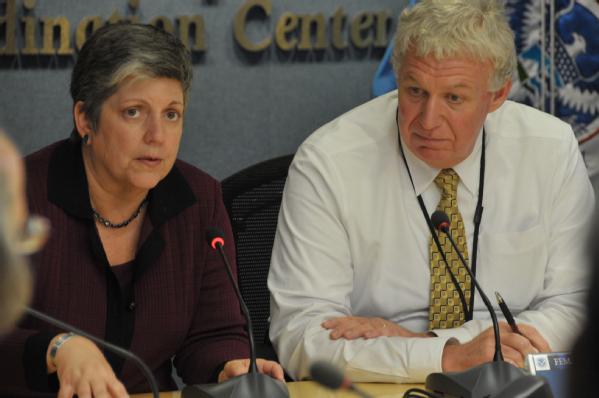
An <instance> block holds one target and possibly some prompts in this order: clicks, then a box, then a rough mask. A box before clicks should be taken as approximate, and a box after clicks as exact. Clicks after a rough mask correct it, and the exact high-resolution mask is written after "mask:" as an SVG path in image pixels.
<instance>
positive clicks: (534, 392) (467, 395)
mask: <svg viewBox="0 0 599 398" xmlns="http://www.w3.org/2000/svg"><path fill="white" fill-rule="evenodd" d="M431 222H432V224H433V226H434V227H435V229H437V230H439V231H441V232H443V233H445V235H446V236H447V239H449V241H450V242H451V245H452V246H453V248H454V250H455V251H456V253H457V254H458V257H459V259H460V261H461V262H462V264H463V265H464V268H466V271H467V272H468V275H469V276H470V278H471V280H472V282H473V283H474V286H475V287H476V289H477V290H478V293H479V294H480V297H481V299H482V300H483V303H484V304H485V306H486V307H487V310H488V311H489V314H490V315H491V321H492V323H493V332H494V335H495V355H494V357H493V362H487V363H483V364H482V365H478V366H475V367H473V368H471V369H468V370H466V371H463V372H444V373H431V374H430V375H428V376H427V378H426V388H427V389H428V390H431V391H435V392H437V393H441V394H444V395H447V396H450V397H463V398H471V397H472V398H479V397H480V398H483V397H485V398H486V397H489V398H491V397H493V398H494V397H497V398H499V397H502V398H503V397H506V398H507V397H512V398H517V397H531V398H532V397H535V398H552V397H553V395H552V394H551V391H550V390H549V387H548V385H547V383H546V382H545V381H544V380H543V379H540V378H538V377H535V376H527V375H525V373H524V372H523V371H522V370H521V369H519V368H517V367H515V366H513V365H511V364H509V363H507V362H505V361H504V360H503V355H502V353H501V338H500V334H499V323H498V322H497V316H496V314H495V310H494V309H493V306H492V305H491V302H490V301H489V298H488V297H487V295H486V294H485V292H484V291H483V289H482V288H481V287H480V285H479V284H478V282H477V280H476V278H475V276H474V275H473V274H472V271H471V270H470V267H469V266H468V264H467V262H466V260H465V259H464V257H463V256H462V253H461V252H460V250H459V249H458V247H457V245H456V243H455V241H454V240H453V238H452V236H451V233H450V232H449V226H450V222H449V217H448V216H447V214H445V213H444V212H442V211H436V212H434V213H433V214H432V216H431ZM435 242H436V240H435ZM438 250H439V251H442V250H443V248H442V247H440V245H439V247H438ZM444 264H445V266H446V268H447V269H448V270H450V266H449V264H447V263H446V262H445V263H444ZM450 272H451V270H450ZM456 289H460V286H459V285H456Z"/></svg>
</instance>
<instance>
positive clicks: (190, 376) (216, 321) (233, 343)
mask: <svg viewBox="0 0 599 398" xmlns="http://www.w3.org/2000/svg"><path fill="white" fill-rule="evenodd" d="M215 184H216V186H215V188H214V198H213V200H214V203H215V210H214V214H213V218H212V219H211V220H210V222H209V223H208V224H207V226H214V227H219V228H221V229H222V231H223V232H224V234H225V245H224V250H225V254H226V256H227V258H228V259H229V262H230V264H231V267H232V268H233V269H232V271H233V275H234V277H235V278H237V267H236V262H235V245H234V243H233V233H232V231H231V225H230V222H229V217H228V215H227V212H226V210H225V207H224V204H223V202H222V194H221V190H220V186H219V185H218V183H215ZM201 235H202V236H201V237H199V238H200V239H201V242H197V244H198V245H199V247H202V250H203V254H202V257H201V258H203V259H205V262H204V264H203V266H201V268H202V270H203V271H202V272H201V273H198V275H197V284H196V286H197V288H196V291H197V292H199V293H198V296H197V300H196V306H195V314H194V316H193V319H192V323H191V325H190V329H189V332H188V335H187V338H186V339H185V342H184V344H183V346H182V347H181V349H180V350H179V351H178V352H177V354H176V356H175V360H174V364H175V367H176V368H177V371H178V373H179V375H180V376H181V378H182V379H183V381H184V382H185V383H186V384H199V383H208V382H216V378H217V376H218V373H219V371H220V370H222V367H223V365H224V363H226V362H227V361H230V360H232V359H241V358H249V346H248V344H249V343H248V339H247V333H246V331H245V319H244V317H243V315H242V313H241V307H240V305H239V301H238V300H237V296H236V294H235V291H234V290H233V286H232V285H231V282H230V281H229V280H228V277H227V274H226V271H225V265H224V264H223V260H222V258H221V257H220V255H219V254H218V253H217V251H216V250H213V249H212V248H211V247H210V246H209V245H208V244H207V243H206V242H205V239H204V235H203V234H201ZM196 266H199V265H196Z"/></svg>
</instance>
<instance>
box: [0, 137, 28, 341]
mask: <svg viewBox="0 0 599 398" xmlns="http://www.w3.org/2000/svg"><path fill="white" fill-rule="evenodd" d="M23 179H24V170H23V163H22V160H21V157H20V155H19V153H18V151H17V149H16V148H15V146H14V145H13V144H12V143H11V142H10V140H9V139H8V137H6V135H4V133H3V132H2V131H0V333H3V332H5V331H7V329H8V328H9V327H10V326H11V325H13V324H14V323H15V322H16V321H17V319H18V317H19V316H20V315H21V312H22V308H23V305H24V304H26V303H27V302H28V300H29V296H30V291H31V286H30V277H29V270H28V268H27V264H26V259H25V257H24V256H23V255H22V247H21V238H22V237H23V234H24V232H23V231H24V230H25V228H26V223H27V221H26V220H27V206H26V201H25V190H24V181H23Z"/></svg>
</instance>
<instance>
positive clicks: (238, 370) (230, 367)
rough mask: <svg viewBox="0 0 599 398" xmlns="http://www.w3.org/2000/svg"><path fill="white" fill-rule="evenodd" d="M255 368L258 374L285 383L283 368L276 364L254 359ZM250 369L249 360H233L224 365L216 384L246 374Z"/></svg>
mask: <svg viewBox="0 0 599 398" xmlns="http://www.w3.org/2000/svg"><path fill="white" fill-rule="evenodd" d="M256 367H257V368H258V372H260V373H264V374H265V375H268V376H270V377H272V378H273V379H277V380H281V381H285V375H284V373H283V368H282V367H281V365H279V364H278V363H277V362H274V361H267V360H266V359H262V358H258V359H256ZM249 368H250V360H249V359H248V358H246V359H234V360H232V361H229V362H227V363H226V364H225V367H224V368H223V370H222V371H221V372H220V373H219V375H218V382H219V383H221V382H223V381H226V380H228V379H230V378H233V377H235V376H240V375H242V374H246V373H247V372H248V370H249Z"/></svg>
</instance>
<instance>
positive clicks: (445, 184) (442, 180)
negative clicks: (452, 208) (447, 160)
mask: <svg viewBox="0 0 599 398" xmlns="http://www.w3.org/2000/svg"><path fill="white" fill-rule="evenodd" d="M459 182H460V176H458V173H456V172H455V171H454V170H453V169H443V170H441V171H440V172H439V174H437V177H435V184H437V186H438V187H439V189H441V196H442V198H443V199H455V198H456V197H457V193H458V183H459Z"/></svg>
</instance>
